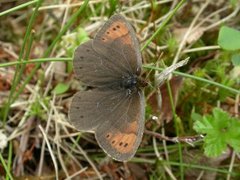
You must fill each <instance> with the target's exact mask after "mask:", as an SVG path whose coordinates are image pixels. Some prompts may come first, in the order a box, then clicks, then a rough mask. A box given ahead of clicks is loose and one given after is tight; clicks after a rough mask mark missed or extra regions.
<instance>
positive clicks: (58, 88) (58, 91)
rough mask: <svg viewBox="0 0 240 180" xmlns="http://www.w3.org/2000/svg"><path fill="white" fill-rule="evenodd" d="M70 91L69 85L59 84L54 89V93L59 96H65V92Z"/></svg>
mask: <svg viewBox="0 0 240 180" xmlns="http://www.w3.org/2000/svg"><path fill="white" fill-rule="evenodd" d="M68 89H69V85H68V84H64V83H59V84H57V86H56V87H55V88H54V89H53V91H52V92H53V93H55V94H56V95H59V94H63V93H65V92H67V90H68Z"/></svg>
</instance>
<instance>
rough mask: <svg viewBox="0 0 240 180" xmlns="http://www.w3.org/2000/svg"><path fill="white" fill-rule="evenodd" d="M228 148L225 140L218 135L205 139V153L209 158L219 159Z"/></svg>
mask: <svg viewBox="0 0 240 180" xmlns="http://www.w3.org/2000/svg"><path fill="white" fill-rule="evenodd" d="M226 148H227V144H226V142H225V139H224V138H221V136H220V137H218V136H216V135H213V134H212V135H210V136H207V137H205V148H204V153H205V154H206V155H207V156H209V157H217V156H219V155H220V154H222V153H223V152H224V151H225V150H226Z"/></svg>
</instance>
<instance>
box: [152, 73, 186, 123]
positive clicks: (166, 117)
mask: <svg viewBox="0 0 240 180" xmlns="http://www.w3.org/2000/svg"><path fill="white" fill-rule="evenodd" d="M182 80H183V79H182V77H180V76H178V77H173V78H172V79H171V80H170V86H171V90H172V95H173V101H174V104H175V106H176V104H177V99H178V93H179V90H180V88H181V86H182ZM160 92H161V96H162V107H161V109H160V107H159V106H158V100H157V99H158V97H157V93H153V94H152V95H151V96H150V98H149V105H150V106H151V107H152V112H153V113H154V114H160V120H161V121H166V122H167V123H169V122H170V121H171V120H172V117H173V115H172V107H171V103H170V98H169V94H168V89H167V84H166V83H164V84H163V85H162V86H161V87H160Z"/></svg>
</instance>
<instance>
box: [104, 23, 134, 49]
mask: <svg viewBox="0 0 240 180" xmlns="http://www.w3.org/2000/svg"><path fill="white" fill-rule="evenodd" d="M119 37H121V41H122V42H123V44H129V45H131V44H132V39H131V37H130V35H129V30H128V28H127V26H126V24H125V23H123V22H114V23H112V24H111V26H109V28H108V29H107V30H106V32H105V33H104V36H103V39H104V41H105V42H108V41H113V40H115V39H117V38H119Z"/></svg>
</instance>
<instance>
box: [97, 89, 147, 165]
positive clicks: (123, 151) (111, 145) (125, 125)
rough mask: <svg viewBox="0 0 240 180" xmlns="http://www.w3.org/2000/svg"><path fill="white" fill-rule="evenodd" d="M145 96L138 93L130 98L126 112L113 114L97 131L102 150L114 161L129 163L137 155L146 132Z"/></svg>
mask: <svg viewBox="0 0 240 180" xmlns="http://www.w3.org/2000/svg"><path fill="white" fill-rule="evenodd" d="M144 106H145V102H144V95H143V92H142V91H137V92H136V93H134V94H132V95H131V96H130V97H129V103H128V106H125V108H124V109H125V110H123V109H118V110H117V111H118V112H113V113H112V114H110V115H109V117H108V118H107V119H108V121H105V122H104V123H102V124H101V125H99V126H98V127H97V129H96V131H95V137H96V139H97V142H98V144H99V145H100V146H101V147H102V149H103V150H104V151H105V152H106V153H107V154H108V155H110V156H111V157H112V158H113V159H116V160H118V161H127V160H129V159H130V158H132V157H133V156H134V154H135V153H136V151H137V149H138V147H139V145H140V143H141V140H142V136H143V131H144V116H145V112H144Z"/></svg>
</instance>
